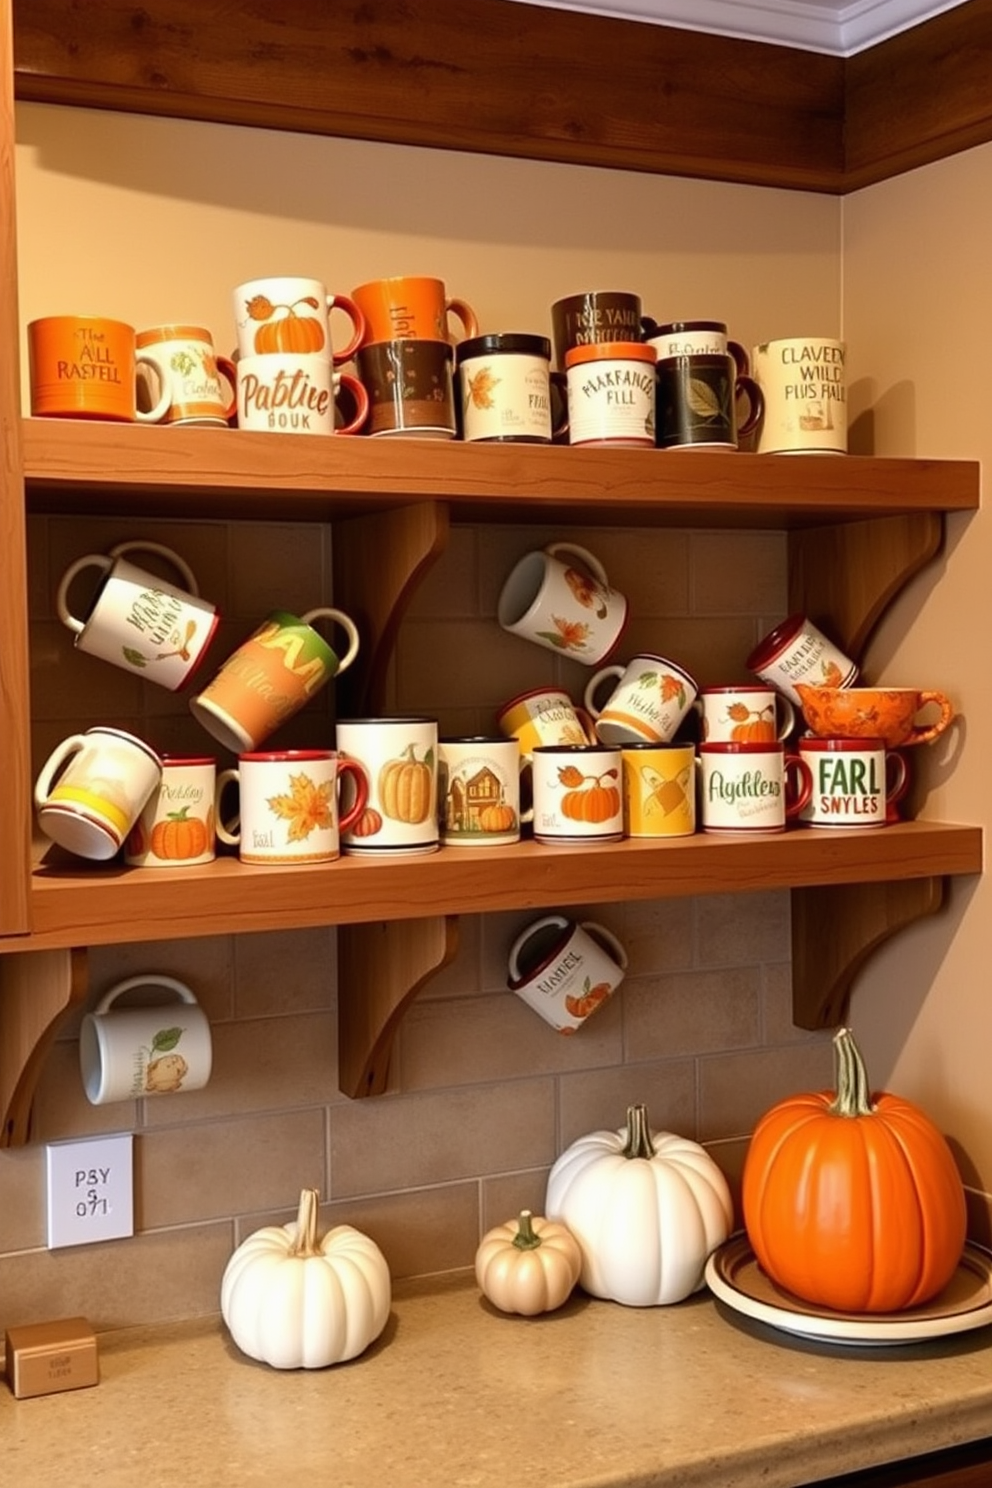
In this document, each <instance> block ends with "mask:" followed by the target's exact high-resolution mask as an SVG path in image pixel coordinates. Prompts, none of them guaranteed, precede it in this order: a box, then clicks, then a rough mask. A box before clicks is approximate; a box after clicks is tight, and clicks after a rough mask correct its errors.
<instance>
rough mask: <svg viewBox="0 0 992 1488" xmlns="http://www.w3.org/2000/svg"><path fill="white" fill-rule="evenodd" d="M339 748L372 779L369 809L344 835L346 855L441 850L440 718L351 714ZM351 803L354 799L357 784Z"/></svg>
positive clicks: (342, 728) (342, 729)
mask: <svg viewBox="0 0 992 1488" xmlns="http://www.w3.org/2000/svg"><path fill="white" fill-rule="evenodd" d="M335 737H336V739H337V746H338V749H339V750H340V751H341V753H342V755H344V756H345V757H346V758H348V759H352V760H357V761H358V763H359V764H360V765H361V766H362V767H363V768H364V770H365V774H366V776H367V778H368V803H367V805H366V807H365V810H364V811H362V812H361V813H360V814H359V815H358V817H357V818H356V819H355V820H354V821H353V822H352V823H351V825H350V826H349V827H348V829H347V830H346V831H345V832H343V833H342V835H341V842H342V845H343V848H344V851H345V853H347V854H351V855H355V856H359V857H367V858H379V857H391V856H393V855H395V854H406V853H411V854H421V853H432V852H436V851H437V849H438V847H439V845H440V831H439V825H438V809H437V797H438V740H437V720H436V719H434V718H348V719H343V720H342V721H340V722H339V723H338V725H337V728H336V731H335ZM344 799H345V801H346V802H347V803H348V805H349V806H350V805H351V804H352V802H353V798H352V794H351V787H349V788H348V791H347V794H346V796H345V798H344Z"/></svg>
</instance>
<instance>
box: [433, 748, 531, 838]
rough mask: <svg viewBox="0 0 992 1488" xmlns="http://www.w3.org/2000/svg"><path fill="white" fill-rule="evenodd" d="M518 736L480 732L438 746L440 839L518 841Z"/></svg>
mask: <svg viewBox="0 0 992 1488" xmlns="http://www.w3.org/2000/svg"><path fill="white" fill-rule="evenodd" d="M524 767H525V761H524V760H523V758H522V757H521V754H520V745H519V744H518V742H517V740H516V739H490V738H487V737H486V736H485V735H476V736H473V737H468V738H463V739H441V740H440V742H439V744H438V801H439V804H440V817H441V841H442V842H443V843H444V844H445V846H446V847H501V846H503V845H505V844H506V843H510V842H519V840H520V775H521V771H522V769H523V768H524Z"/></svg>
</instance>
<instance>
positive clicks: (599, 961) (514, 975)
mask: <svg viewBox="0 0 992 1488" xmlns="http://www.w3.org/2000/svg"><path fill="white" fill-rule="evenodd" d="M508 969H509V977H508V981H507V985H508V987H509V989H510V991H511V992H515V993H516V994H517V996H518V997H520V998H522V999H523V1001H524V1002H526V1003H527V1005H528V1007H532V1008H533V1009H534V1011H535V1012H536V1013H539V1014H540V1015H541V1017H542V1018H543V1019H544V1021H545V1022H546V1023H550V1025H551V1027H552V1028H554V1029H556V1030H557V1031H558V1032H559V1033H575V1032H576V1031H577V1030H578V1029H579V1028H581V1027H582V1025H583V1023H584V1022H585V1021H586V1019H587V1018H589V1017H591V1015H592V1014H593V1013H594V1012H595V1011H596V1009H597V1008H600V1007H602V1005H603V1003H604V1002H606V1000H607V998H609V997H611V996H612V995H613V993H614V992H615V991H616V989H617V988H618V987H619V985H620V983H621V982H622V981H623V976H624V972H625V971H626V970H627V952H626V951H625V950H624V948H623V946H622V945H621V943H620V941H619V940H618V939H617V937H616V936H615V935H614V934H613V932H612V931H611V930H608V929H607V928H606V926H605V925H600V924H597V922H596V921H595V920H583V921H582V922H581V923H576V922H575V921H574V920H570V919H568V918H567V917H566V916H565V915H560V914H551V915H544V916H543V917H542V918H541V919H539V920H534V921H533V923H532V924H530V925H528V926H527V927H526V929H525V930H522V931H521V933H520V934H519V935H518V936H517V938H516V940H515V941H514V942H513V945H512V946H511V947H510V953H509V957H508Z"/></svg>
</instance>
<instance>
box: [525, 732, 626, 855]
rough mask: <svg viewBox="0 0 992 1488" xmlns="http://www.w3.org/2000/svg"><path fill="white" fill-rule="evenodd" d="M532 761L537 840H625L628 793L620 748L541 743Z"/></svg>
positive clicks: (550, 841) (534, 818) (583, 841)
mask: <svg viewBox="0 0 992 1488" xmlns="http://www.w3.org/2000/svg"><path fill="white" fill-rule="evenodd" d="M532 760H533V764H532V782H533V785H532V789H533V797H534V806H533V820H534V841H535V842H544V843H549V844H554V843H562V844H574V843H588V842H619V841H620V839H621V838H622V837H623V792H622V788H621V763H622V761H621V754H620V746H619V745H607V744H541V745H539V746H538V747H537V748H536V749H535V750H534V752H533V755H532Z"/></svg>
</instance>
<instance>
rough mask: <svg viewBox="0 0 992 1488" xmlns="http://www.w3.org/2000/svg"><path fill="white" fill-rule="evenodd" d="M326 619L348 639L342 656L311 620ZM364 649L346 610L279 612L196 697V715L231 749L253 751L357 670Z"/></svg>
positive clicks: (192, 704)
mask: <svg viewBox="0 0 992 1488" xmlns="http://www.w3.org/2000/svg"><path fill="white" fill-rule="evenodd" d="M320 618H326V619H329V620H333V621H334V622H335V624H337V625H339V626H340V627H341V629H342V630H343V631H344V633H345V635H346V636H347V637H348V647H347V650H346V651H345V653H344V655H343V656H341V657H340V658H339V657H338V655H337V653H336V652H335V651H333V650H332V649H331V647H330V646H329V645H328V644H327V642H326V641H325V640H324V638H323V637H322V636H321V635H320V634H319V632H318V631H316V630H315V629H314V627H313V625H312V623H311V622H312V621H314V620H317V619H320ZM358 645H359V641H358V630H357V627H356V626H355V623H354V621H353V620H350V619H349V618H348V616H347V615H346V614H344V613H343V611H341V610H335V609H331V608H329V607H328V606H326V605H325V606H320V607H318V608H317V609H315V610H307V612H306V614H305V615H293V614H290V613H289V611H288V610H274V611H273V612H272V614H270V615H269V616H268V618H267V619H265V620H263V622H262V624H261V625H260V626H259V627H258V629H257V630H255V631H253V632H252V634H251V635H250V636H249V637H248V639H247V640H246V641H242V643H241V645H240V646H239V647H238V649H237V650H236V651H235V652H234V653H233V654H232V655H231V656H229V657H228V658H227V660H226V661H225V662H224V665H223V666H222V667H221V669H220V671H219V672H218V673H217V675H216V676H215V677H214V679H213V681H212V682H208V683H207V686H206V687H205V688H204V689H203V691H202V692H201V693H198V694H197V696H196V697H194V698H191V699H190V704H189V706H190V711H191V712H192V714H193V717H194V718H195V719H196V720H197V722H198V723H201V724H202V725H203V727H204V728H205V729H206V730H207V733H208V734H212V735H213V737H214V738H215V739H217V740H218V741H219V742H220V743H221V744H223V745H224V747H225V748H226V749H231V750H233V751H234V753H235V754H242V753H248V752H250V751H252V750H255V749H257V748H258V746H259V745H260V744H261V743H262V741H263V740H264V739H267V738H268V736H269V735H270V734H271V733H273V732H274V731H275V730H276V729H277V728H278V727H279V726H280V724H283V723H285V722H286V719H287V718H291V717H292V716H293V714H294V713H297V712H299V710H300V708H302V707H303V705H304V703H307V702H309V701H310V699H311V698H312V697H313V696H314V694H315V693H317V692H319V691H320V689H321V688H322V687H323V686H324V685H325V683H327V682H329V681H330V680H331V678H332V677H334V676H337V675H338V674H339V673H340V672H343V671H345V669H346V668H347V667H349V666H351V663H352V662H353V661H354V659H355V657H356V656H357V655H358Z"/></svg>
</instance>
